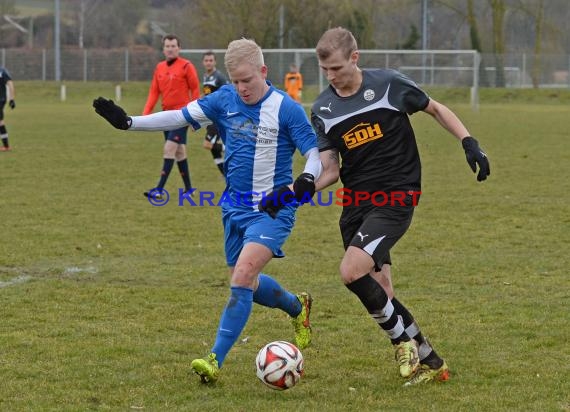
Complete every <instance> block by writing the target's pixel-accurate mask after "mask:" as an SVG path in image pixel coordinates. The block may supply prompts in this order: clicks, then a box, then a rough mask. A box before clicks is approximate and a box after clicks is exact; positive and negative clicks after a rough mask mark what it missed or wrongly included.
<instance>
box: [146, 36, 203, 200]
mask: <svg viewBox="0 0 570 412" xmlns="http://www.w3.org/2000/svg"><path fill="white" fill-rule="evenodd" d="M162 52H163V53H164V57H165V60H164V61H162V62H160V63H158V64H157V65H156V68H155V70H154V74H153V76H152V83H151V84H150V90H149V92H148V98H147V101H146V104H145V106H144V111H143V115H147V114H150V113H152V111H153V109H154V106H155V105H156V102H157V101H158V98H159V97H160V96H161V97H162V99H161V103H162V110H176V109H181V108H182V107H184V106H186V105H187V104H188V103H189V102H191V101H192V100H196V99H197V98H198V97H200V81H199V79H198V73H197V71H196V68H195V67H194V65H193V64H192V63H191V62H190V61H188V60H186V59H183V58H181V57H179V54H180V40H179V39H178V37H177V36H175V35H173V34H168V35H166V36H164V38H163V39H162ZM187 134H188V127H187V126H186V127H182V128H180V129H176V130H170V131H167V132H164V139H165V142H164V162H163V165H162V170H161V172H160V179H159V180H158V184H157V186H156V187H155V188H154V189H151V190H149V191H147V192H144V195H145V196H146V197H153V198H156V199H160V198H162V192H163V189H164V185H165V184H166V181H167V180H168V176H169V175H170V171H171V170H172V167H173V166H174V161H175V160H176V163H177V164H178V170H179V171H180V175H181V176H182V180H183V182H184V190H185V192H188V191H191V189H192V184H191V182H190V172H189V169H188V159H187V154H186V137H187Z"/></svg>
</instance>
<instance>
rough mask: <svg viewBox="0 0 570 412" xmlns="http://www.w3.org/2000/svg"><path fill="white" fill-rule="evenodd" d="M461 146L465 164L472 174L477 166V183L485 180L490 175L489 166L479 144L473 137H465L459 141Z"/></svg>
mask: <svg viewBox="0 0 570 412" xmlns="http://www.w3.org/2000/svg"><path fill="white" fill-rule="evenodd" d="M461 144H462V145H463V150H465V157H466V158H467V164H469V167H471V170H473V173H475V172H476V171H477V165H479V173H478V174H477V181H479V182H482V181H483V180H485V179H487V176H489V175H490V174H491V167H490V166H489V159H488V158H487V155H486V154H485V152H484V151H483V150H482V149H481V148H480V147H479V142H477V140H475V138H474V137H471V136H467V137H466V138H464V139H463V140H462V141H461Z"/></svg>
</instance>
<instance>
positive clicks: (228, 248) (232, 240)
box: [222, 206, 297, 267]
mask: <svg viewBox="0 0 570 412" xmlns="http://www.w3.org/2000/svg"><path fill="white" fill-rule="evenodd" d="M296 210H297V208H296V207H294V206H286V207H285V208H283V209H282V210H280V211H279V213H278V214H277V217H276V218H275V219H272V218H271V216H269V215H268V214H267V213H262V212H259V211H258V210H254V209H251V208H244V207H242V208H237V207H236V208H227V209H224V210H223V211H222V222H223V224H224V238H225V253H226V261H227V263H228V266H231V267H233V266H235V265H236V263H237V260H238V257H239V255H240V253H241V250H242V249H243V247H244V246H245V245H246V244H247V243H249V242H255V243H259V244H261V245H264V246H266V247H268V248H269V250H271V252H273V256H274V257H278V258H281V257H284V256H285V254H284V253H283V251H282V250H281V246H283V244H284V243H285V241H286V240H287V238H288V237H289V234H290V233H291V230H293V225H294V224H295V212H296Z"/></svg>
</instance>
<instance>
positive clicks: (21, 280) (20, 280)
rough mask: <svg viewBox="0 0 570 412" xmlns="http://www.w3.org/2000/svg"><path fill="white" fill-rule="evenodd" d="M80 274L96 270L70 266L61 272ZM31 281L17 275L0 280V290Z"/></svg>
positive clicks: (28, 277) (25, 276) (26, 276)
mask: <svg viewBox="0 0 570 412" xmlns="http://www.w3.org/2000/svg"><path fill="white" fill-rule="evenodd" d="M80 273H97V268H95V267H93V266H88V267H85V268H80V267H78V266H71V267H68V268H65V270H64V271H63V274H64V275H77V274H80ZM32 279H34V277H33V276H29V275H18V276H16V277H13V278H12V279H8V280H6V281H1V280H0V288H6V287H8V286H14V285H18V284H20V283H24V282H28V281H29V280H32ZM35 279H41V277H37V278H35Z"/></svg>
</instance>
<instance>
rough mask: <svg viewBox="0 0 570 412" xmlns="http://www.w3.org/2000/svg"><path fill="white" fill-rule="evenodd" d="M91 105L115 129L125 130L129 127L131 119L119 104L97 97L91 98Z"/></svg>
mask: <svg viewBox="0 0 570 412" xmlns="http://www.w3.org/2000/svg"><path fill="white" fill-rule="evenodd" d="M93 107H94V108H95V112H97V114H98V115H99V116H101V117H103V118H104V119H105V120H107V121H108V122H109V123H111V124H112V125H113V127H115V128H116V129H121V130H127V129H128V128H129V127H131V123H132V119H131V118H130V117H129V116H127V113H126V112H125V111H124V110H123V108H122V107H121V106H117V105H116V104H115V103H114V102H113V101H112V100H108V99H105V98H104V97H98V98H96V99H95V100H93Z"/></svg>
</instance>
